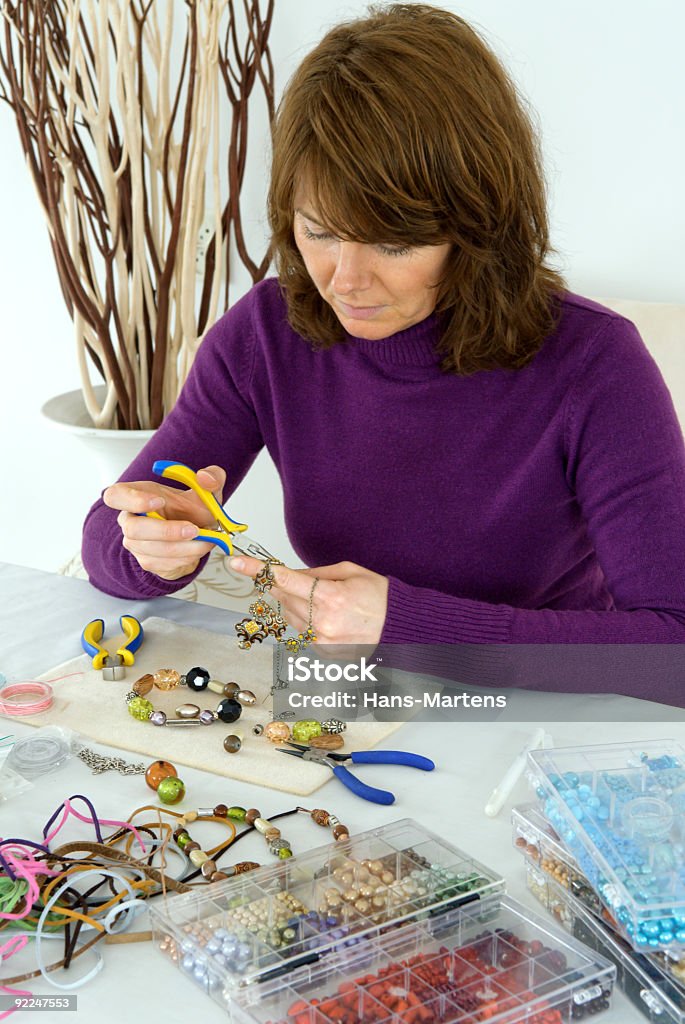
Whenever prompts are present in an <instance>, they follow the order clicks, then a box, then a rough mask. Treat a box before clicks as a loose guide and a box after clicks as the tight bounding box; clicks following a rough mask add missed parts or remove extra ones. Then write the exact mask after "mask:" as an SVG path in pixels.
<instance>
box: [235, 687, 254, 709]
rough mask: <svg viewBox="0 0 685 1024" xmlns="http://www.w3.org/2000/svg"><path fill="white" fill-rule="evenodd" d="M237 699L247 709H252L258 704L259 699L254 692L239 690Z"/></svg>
mask: <svg viewBox="0 0 685 1024" xmlns="http://www.w3.org/2000/svg"><path fill="white" fill-rule="evenodd" d="M235 699H236V700H239V701H240V703H241V704H243V705H244V706H245V707H246V708H251V707H252V705H253V704H256V703H257V698H256V697H255V695H254V693H253V692H252V690H238V692H237V693H236V694H235Z"/></svg>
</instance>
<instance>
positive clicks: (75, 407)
mask: <svg viewBox="0 0 685 1024" xmlns="http://www.w3.org/2000/svg"><path fill="white" fill-rule="evenodd" d="M105 390H106V389H105V386H104V385H99V386H98V387H96V388H94V391H95V393H96V395H97V398H98V401H104V395H105ZM41 414H42V415H43V417H44V418H45V420H46V421H47V423H48V424H49V425H50V426H51V427H53V428H54V429H56V430H62V431H65V433H67V434H68V435H69V436H70V437H71V438H72V439H73V441H74V442H76V443H77V444H79V445H81V446H83V447H85V448H86V449H87V450H88V455H89V459H90V463H91V466H92V471H93V473H94V474H95V475H96V476H97V479H98V481H99V484H100V489H101V490H102V489H103V488H105V487H108V486H109V485H110V484H112V483H114V481H115V480H118V478H119V477H120V476H121V474H122V473H123V471H124V470H125V469H126V467H127V466H128V465H129V464H130V463H131V462H133V460H134V458H135V457H136V455H137V454H138V453H139V452H140V450H141V449H142V448H143V446H144V445H145V444H146V443H147V441H149V439H150V438H151V437H152V435H153V434H154V430H103V429H102V428H100V427H94V426H93V421H92V420H91V418H90V413H89V412H88V410H87V409H86V405H85V402H84V400H83V393H82V392H81V391H80V390H79V391H67V392H65V394H62V395H55V397H54V398H51V399H49V400H48V401H47V402H46V403H45V405H43V407H42V408H41Z"/></svg>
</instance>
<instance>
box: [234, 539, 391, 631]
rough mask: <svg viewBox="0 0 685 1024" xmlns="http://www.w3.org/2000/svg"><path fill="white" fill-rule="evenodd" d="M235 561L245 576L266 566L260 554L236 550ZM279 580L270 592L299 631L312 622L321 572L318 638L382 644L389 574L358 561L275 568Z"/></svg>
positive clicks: (315, 619)
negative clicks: (253, 554)
mask: <svg viewBox="0 0 685 1024" xmlns="http://www.w3.org/2000/svg"><path fill="white" fill-rule="evenodd" d="M230 566H231V568H232V569H235V570H236V572H239V573H241V574H242V575H244V576H256V575H257V573H258V572H259V570H260V569H262V568H263V567H264V562H262V561H260V560H259V559H257V558H246V557H244V556H243V555H240V556H235V557H233V558H231V560H230ZM271 571H272V572H273V575H274V579H275V581H276V582H275V585H274V586H273V588H272V589H271V590H270V591H269V592H268V593H267V594H266V595H265V596H266V597H267V598H268V597H269V595H271V596H272V597H273V599H274V600H275V601H280V602H281V605H282V607H283V614H284V616H285V618H286V619H287V621H288V624H289V625H290V626H291V627H292V628H293V629H295V630H296V631H297V632H298V633H303V632H304V631H305V629H306V628H307V626H308V625H309V596H310V594H311V592H312V584H313V583H314V580H315V578H317V577H318V580H319V582H318V583H317V585H316V589H315V590H314V597H313V600H312V627H313V630H314V633H315V634H316V638H317V643H318V644H371V645H373V646H374V647H375V646H376V644H378V642H379V640H380V638H381V633H382V631H383V625H384V623H385V616H386V612H387V608H388V580H387V578H386V577H385V576H380V575H379V574H378V573H376V572H371V571H370V570H369V569H364V568H363V567H362V566H361V565H355V563H354V562H338V564H337V565H324V566H320V567H319V568H314V569H289V568H287V567H286V566H285V565H274V566H272V568H271Z"/></svg>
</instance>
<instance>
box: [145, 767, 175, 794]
mask: <svg viewBox="0 0 685 1024" xmlns="http://www.w3.org/2000/svg"><path fill="white" fill-rule="evenodd" d="M177 777H178V772H177V771H176V769H175V768H174V766H173V764H172V763H171V761H153V762H152V764H151V765H150V766H149V767H148V769H147V770H146V772H145V781H146V782H147V784H148V786H149V787H150V789H157V786H159V784H160V782H161V781H162V779H172V778H177Z"/></svg>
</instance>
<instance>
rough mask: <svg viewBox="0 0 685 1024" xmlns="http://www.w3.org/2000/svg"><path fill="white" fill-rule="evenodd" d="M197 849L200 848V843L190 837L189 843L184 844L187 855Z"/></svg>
mask: <svg viewBox="0 0 685 1024" xmlns="http://www.w3.org/2000/svg"><path fill="white" fill-rule="evenodd" d="M199 849H200V844H199V843H196V842H195V840H194V839H191V841H190V842H189V843H186V845H185V852H186V853H187V854H188V855H190V853H191V851H192V850H199Z"/></svg>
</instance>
